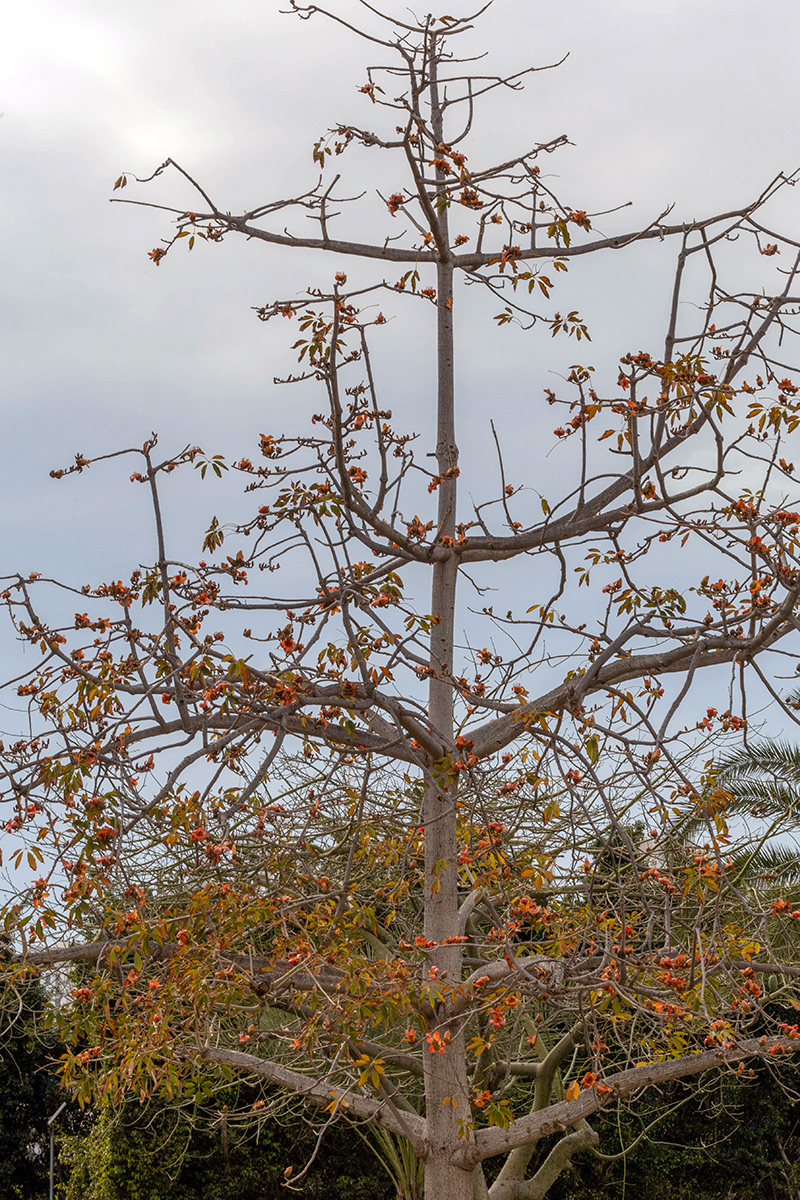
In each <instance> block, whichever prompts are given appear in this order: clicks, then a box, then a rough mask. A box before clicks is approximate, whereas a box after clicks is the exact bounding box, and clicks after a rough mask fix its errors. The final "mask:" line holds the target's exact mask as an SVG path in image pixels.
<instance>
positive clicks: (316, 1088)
mask: <svg viewBox="0 0 800 1200" xmlns="http://www.w3.org/2000/svg"><path fill="white" fill-rule="evenodd" d="M190 1053H196V1054H197V1055H198V1057H199V1058H201V1059H202V1060H203V1061H204V1062H213V1063H219V1064H220V1065H223V1066H231V1067H237V1068H238V1069H239V1070H242V1071H247V1072H249V1073H250V1074H253V1075H260V1076H261V1078H262V1079H266V1080H267V1082H268V1083H271V1084H273V1085H274V1086H275V1087H280V1088H283V1089H284V1090H286V1091H289V1092H293V1093H294V1094H295V1095H296V1096H303V1097H304V1098H305V1099H306V1100H309V1101H311V1103H312V1104H317V1105H321V1106H322V1107H324V1108H326V1109H328V1108H330V1109H331V1111H334V1110H335V1109H341V1111H342V1112H343V1113H346V1114H347V1115H348V1116H351V1117H360V1118H362V1119H363V1120H366V1121H372V1122H373V1123H374V1124H376V1125H382V1126H383V1128H384V1129H388V1130H389V1131H390V1132H391V1133H396V1134H397V1135H398V1136H399V1137H404V1138H408V1140H409V1141H410V1142H411V1143H412V1144H413V1146H414V1149H415V1150H416V1152H417V1154H420V1155H424V1153H425V1130H426V1123H425V1121H424V1119H423V1118H422V1117H420V1116H418V1115H417V1114H416V1113H410V1112H407V1111H406V1110H405V1109H403V1110H402V1111H401V1110H399V1109H396V1108H394V1107H393V1106H391V1105H390V1104H389V1103H388V1101H385V1100H384V1101H378V1100H370V1099H368V1098H367V1097H366V1096H359V1095H358V1093H357V1092H352V1091H349V1090H347V1089H345V1090H342V1089H340V1088H334V1087H332V1086H331V1083H330V1080H329V1079H325V1078H319V1077H318V1078H316V1079H310V1078H309V1077H308V1076H307V1075H301V1074H300V1072H299V1071H291V1070H290V1069H289V1068H288V1067H282V1066H279V1065H278V1063H273V1062H270V1061H269V1060H268V1059H264V1058H256V1057H255V1055H253V1054H242V1052H241V1051H239V1050H226V1049H224V1048H222V1047H219V1046H205V1047H203V1049H202V1050H200V1051H194V1052H190Z"/></svg>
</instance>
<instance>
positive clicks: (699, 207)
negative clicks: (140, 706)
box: [0, 0, 800, 582]
mask: <svg viewBox="0 0 800 1200" xmlns="http://www.w3.org/2000/svg"><path fill="white" fill-rule="evenodd" d="M443 2H444V0H443ZM332 3H334V5H335V7H336V9H337V11H338V12H339V13H341V14H342V15H343V16H346V17H356V16H357V13H358V4H357V2H356V0H332ZM448 4H449V10H448V11H451V12H454V13H457V14H461V13H462V12H466V11H468V8H469V6H467V5H465V4H463V3H461V0H448ZM279 9H280V5H279V4H278V3H276V2H275V0H227V3H226V4H225V6H224V10H223V9H222V8H221V7H220V6H219V5H218V4H217V3H211V2H210V0H194V2H193V3H191V4H189V3H186V2H185V0H113V3H108V0H35V2H34V0H29V2H28V3H26V4H21V5H14V6H11V5H9V6H7V7H6V11H5V13H4V17H3V38H2V45H1V46H0V111H2V113H3V116H2V118H0V155H1V156H2V170H1V171H0V206H1V207H2V213H3V220H2V224H0V240H2V263H3V269H2V273H1V274H0V341H2V348H1V349H0V354H1V355H2V362H3V364H4V365H3V375H2V380H3V383H2V389H3V404H2V422H3V429H2V438H1V439H0V447H1V449H0V453H1V454H2V456H3V463H2V472H0V487H1V488H2V498H1V502H0V521H2V531H1V533H0V536H1V538H2V541H1V542H0V545H2V556H3V563H4V567H3V572H2V573H5V572H6V571H12V570H17V569H19V570H22V571H26V572H27V571H29V570H40V571H44V572H45V573H47V574H51V573H52V574H58V573H60V574H65V573H66V574H67V575H69V576H71V577H72V578H74V579H77V580H79V581H81V582H82V581H83V579H84V578H87V579H88V578H92V576H93V575H96V574H99V573H102V574H114V575H119V574H122V573H125V572H126V571H127V570H129V569H130V567H131V566H132V565H135V562H138V561H139V560H140V559H142V558H144V557H148V556H150V555H151V554H152V547H151V541H152V539H151V536H150V531H149V527H148V526H147V523H146V516H145V508H144V505H143V500H144V497H143V496H142V495H141V494H140V492H137V491H136V489H134V488H131V487H130V485H128V483H127V472H126V471H124V470H120V468H119V467H118V466H115V465H110V466H108V465H107V466H105V467H98V468H96V469H93V471H92V472H90V473H89V475H88V476H87V477H82V478H80V479H75V478H73V479H69V480H66V481H61V482H60V483H56V482H54V481H53V480H51V479H50V478H49V471H50V469H51V468H53V467H58V466H63V465H66V463H67V462H69V461H70V460H71V459H72V457H73V455H74V454H75V453H76V452H77V451H80V452H81V453H83V454H86V455H93V454H97V453H106V452H108V451H110V450H114V449H118V448H120V447H121V446H125V445H141V443H142V442H143V441H144V439H145V438H146V437H147V436H148V434H149V433H150V431H151V430H157V431H158V433H159V435H160V438H161V444H162V446H163V447H164V448H165V450H167V451H168V452H169V451H172V450H177V449H179V448H180V447H182V446H183V445H185V444H187V443H189V442H192V443H195V442H198V443H200V444H201V445H203V447H204V448H205V449H207V450H208V451H209V452H215V451H222V452H224V453H226V454H231V455H234V456H238V455H241V454H251V453H253V452H254V448H255V443H256V441H257V437H258V434H259V433H260V432H262V431H267V432H269V431H274V430H275V429H277V428H280V426H281V423H282V422H284V421H285V420H286V419H290V420H291V419H294V416H295V415H296V414H295V412H294V410H293V409H292V408H291V405H293V404H295V403H296V402H295V400H294V398H293V397H289V396H287V393H286V392H280V391H279V390H277V389H276V388H275V387H274V386H273V384H272V378H273V376H274V375H275V374H279V373H281V372H284V371H286V370H289V369H291V363H292V358H291V355H290V352H289V351H288V348H287V346H286V344H285V342H282V341H281V338H280V335H279V333H276V334H272V333H271V332H270V331H269V330H267V329H265V328H264V327H263V326H262V325H261V324H260V323H259V322H258V321H257V320H256V319H255V317H254V315H253V313H252V312H251V306H253V305H257V304H262V303H264V302H265V301H267V300H269V299H271V298H273V297H274V296H275V295H280V296H290V295H293V294H296V293H297V291H298V290H300V289H301V288H302V287H303V286H304V285H306V284H307V283H314V282H319V281H320V280H324V279H327V278H329V274H330V266H331V264H330V263H329V262H325V263H321V262H320V261H319V260H318V259H316V258H314V256H312V255H305V256H296V255H294V253H293V252H292V253H290V252H287V251H284V250H281V249H276V248H270V247H266V246H264V245H263V244H248V243H245V242H244V241H242V240H241V239H238V240H237V239H230V240H229V241H228V242H226V243H225V244H224V245H223V246H221V247H206V246H200V247H198V248H197V249H196V250H195V252H194V253H193V254H192V255H191V256H190V255H188V254H180V255H178V254H174V255H172V256H171V257H170V258H169V259H168V260H167V261H166V262H165V263H164V264H162V265H161V266H160V267H158V268H156V267H154V266H153V264H152V263H151V261H150V260H149V259H148V257H147V252H148V251H149V250H150V249H152V248H153V246H155V245H157V244H158V242H159V240H160V239H161V238H162V237H163V236H164V235H165V234H166V232H167V226H166V223H165V221H164V220H163V219H162V217H161V216H159V215H158V214H154V213H152V212H150V211H148V210H146V209H143V208H137V207H131V206H127V205H121V204H110V203H109V198H110V196H111V194H112V191H111V189H112V186H113V183H114V180H115V179H116V178H117V177H118V176H119V175H120V174H121V173H122V172H123V171H125V172H131V173H135V174H139V175H146V174H149V173H150V171H152V169H153V168H154V167H155V166H157V165H158V163H160V162H161V161H162V160H163V159H165V158H166V157H168V156H171V157H173V158H175V159H177V160H178V161H179V162H181V163H182V164H183V165H184V166H185V167H186V168H187V169H188V170H190V171H191V172H192V173H193V175H195V177H197V178H199V179H201V180H202V181H203V183H204V185H206V186H208V188H209V189H210V190H212V191H213V193H214V195H215V197H218V198H219V199H218V203H220V206H221V207H224V208H229V209H231V210H236V209H237V208H238V209H241V208H245V207H247V208H249V207H252V206H254V205H255V204H257V203H260V202H264V201H267V200H269V199H272V198H275V197H277V196H279V195H281V194H286V193H287V191H288V192H289V193H291V192H299V191H302V190H303V189H304V188H306V187H308V186H310V185H311V184H312V183H313V182H314V179H315V176H316V172H315V168H314V165H313V162H312V159H311V147H312V145H313V143H314V141H316V140H317V138H318V137H319V135H320V134H321V133H322V132H323V131H324V130H325V129H326V128H327V127H328V126H329V125H331V124H332V123H334V122H336V121H340V120H343V121H346V120H353V121H362V122H364V123H366V121H367V120H368V115H367V116H365V105H366V108H367V110H368V109H369V104H368V103H367V102H366V100H365V97H363V96H361V95H360V94H359V93H358V90H357V89H358V87H359V86H360V85H361V84H362V83H363V82H364V80H365V71H364V68H365V65H366V64H367V63H368V62H369V61H370V56H369V52H368V49H367V48H366V47H365V46H364V45H363V44H360V43H359V42H357V41H356V40H354V39H353V38H352V37H351V36H350V35H348V34H347V33H346V32H343V31H341V30H338V29H336V28H332V27H331V26H330V25H329V24H327V23H325V22H323V21H321V20H314V21H309V22H299V21H298V20H297V19H296V18H293V17H291V16H287V15H282V14H281V12H280V11H279ZM399 11H402V10H399ZM799 26H800V15H798V9H797V6H796V4H795V3H794V2H793V0H764V2H763V3H762V4H760V6H759V8H758V12H757V13H755V12H754V10H753V8H752V5H750V4H745V3H743V2H740V0H726V2H724V3H723V2H721V0H604V2H602V3H600V2H599V0H574V2H572V3H570V4H556V5H554V4H552V3H551V4H543V3H539V2H538V0H495V4H494V6H493V8H492V9H491V11H490V13H488V14H487V16H486V17H484V18H483V20H482V23H481V32H480V33H476V35H475V40H474V43H473V44H474V46H475V48H476V49H478V48H484V47H485V48H486V49H488V51H489V53H490V56H491V63H492V65H493V67H494V69H497V70H516V69H519V68H521V67H523V66H526V65H529V64H537V65H544V64H546V63H551V62H554V61H556V60H558V59H560V58H562V57H563V56H564V55H568V58H567V59H566V62H565V63H564V65H563V66H561V67H560V68H559V69H558V70H554V71H546V72H542V73H538V74H536V75H534V76H532V77H531V80H530V83H529V85H528V86H527V88H526V90H525V91H524V92H523V93H522V94H520V95H516V94H515V95H513V96H511V97H508V98H505V99H503V98H501V99H500V100H499V101H498V103H497V105H496V107H495V108H494V109H493V110H492V111H491V115H490V116H489V117H488V118H487V120H486V123H485V124H484V126H483V133H482V135H481V136H482V137H483V139H484V144H485V145H489V144H490V143H493V142H494V141H495V140H496V142H497V143H498V145H501V146H506V145H509V146H511V145H519V143H520V142H536V141H543V140H547V139H549V138H551V137H553V136H555V135H557V134H560V133H567V134H568V135H569V137H570V139H571V141H572V142H573V143H574V146H572V147H570V148H568V149H567V150H565V151H564V152H562V155H561V156H560V157H559V159H558V161H557V163H556V162H555V161H554V162H553V163H552V164H549V165H550V166H551V169H552V170H553V171H554V172H555V173H557V174H558V175H559V176H560V179H561V182H562V184H563V187H564V190H565V191H568V192H569V195H570V196H571V197H574V200H573V204H574V206H575V207H584V208H586V209H588V210H591V211H596V210H598V209H602V208H605V207H611V206H613V205H617V204H620V203H623V202H627V201H631V202H632V204H633V208H632V209H631V210H627V211H626V212H625V214H623V216H621V217H615V218H613V219H610V220H613V221H617V222H621V224H618V225H617V226H615V227H630V226H631V225H638V224H645V223H646V222H647V221H649V220H650V219H652V218H653V217H654V216H656V215H657V213H659V212H660V211H662V210H663V209H664V208H665V207H666V206H667V205H669V204H674V205H675V216H676V218H691V217H694V216H697V215H700V214H703V213H706V212H708V211H710V210H715V209H724V208H727V207H729V206H731V205H732V204H733V205H737V204H740V203H742V202H743V201H745V200H747V199H749V198H751V196H752V195H753V194H754V192H756V191H757V190H759V189H760V187H761V186H762V185H763V184H764V183H766V182H767V181H768V180H769V179H770V178H771V177H772V176H773V175H774V174H775V173H776V172H777V171H779V170H781V169H784V170H787V171H790V170H792V169H793V168H794V167H796V166H797V165H798V164H800V146H799V145H798V144H797V141H798V139H797V134H796V129H797V106H798V101H797V96H796V69H795V59H794V55H795V51H796V46H797V44H798V39H797V34H798V32H800V29H799V28H798V27H799ZM356 176H357V178H356V180H355V183H357V184H358V183H360V186H369V183H370V181H369V179H368V178H367V179H366V181H365V179H364V177H363V175H361V176H359V174H358V171H356ZM119 195H121V193H117V196H119ZM124 195H125V198H128V199H135V198H143V199H152V200H156V201H159V202H164V203H179V204H182V203H186V204H187V207H188V206H189V202H188V198H187V193H186V191H185V189H181V188H179V187H178V185H177V182H176V181H175V180H172V181H166V182H161V183H160V184H159V185H157V186H155V187H151V189H149V190H148V189H140V190H139V191H136V192H135V191H134V188H133V186H130V187H129V188H128V189H127V191H126V192H125V194H124ZM798 200H800V194H797V195H796V194H795V193H791V194H790V195H789V196H788V197H787V198H786V199H785V200H784V201H783V202H782V213H781V214H780V215H781V217H782V219H783V220H784V224H785V225H786V226H787V227H788V228H790V229H791V228H792V227H794V228H795V229H796V228H798V227H800V207H799V206H798V203H797V201H798ZM667 269H668V263H667V262H666V259H665V258H664V255H663V254H661V255H660V256H659V250H658V248H651V249H649V250H646V251H643V252H641V253H640V254H639V253H638V252H637V257H636V258H635V259H631V260H630V261H629V262H628V263H626V264H623V263H622V262H621V261H617V260H616V259H613V260H612V258H611V257H606V259H605V260H604V262H602V263H599V264H597V265H595V266H592V267H590V268H587V269H586V270H585V272H584V273H583V274H582V275H581V276H580V279H579V280H578V281H577V282H576V284H575V286H580V287H581V288H582V289H583V292H582V293H581V297H582V300H584V301H585V305H586V308H587V310H588V312H589V317H590V321H591V322H593V324H592V328H593V330H595V329H596V330H598V331H599V333H600V334H601V335H603V337H604V338H605V339H606V340H607V341H608V342H609V347H610V348H609V349H605V350H604V349H603V348H601V347H600V344H599V343H601V342H602V341H603V337H600V338H597V337H596V339H595V344H596V345H598V350H597V353H598V354H599V355H601V356H602V354H604V353H606V354H608V355H610V358H609V360H608V361H610V362H613V360H614V358H615V357H616V356H618V355H619V354H620V353H623V352H624V351H625V350H627V349H631V348H633V349H635V348H638V346H639V345H645V344H647V343H648V339H649V338H651V337H655V338H657V337H658V335H659V332H660V325H659V321H660V320H661V319H662V318H663V314H664V309H665V304H666V296H667V293H666V283H667V279H668V277H667V274H666V271H667ZM466 313H467V321H466V325H465V333H464V337H463V342H462V345H463V347H464V360H463V361H464V365H463V368H461V385H462V394H463V407H462V414H463V415H462V424H461V430H460V437H461V439H462V441H463V443H464V445H465V448H466V452H467V454H469V453H470V450H472V452H473V454H475V455H477V454H480V453H481V452H482V448H483V446H484V445H485V439H486V436H487V421H488V416H487V412H488V410H489V409H491V413H492V414H493V415H494V416H495V419H496V421H497V422H498V425H499V426H500V428H501V432H504V433H505V436H506V437H507V438H509V439H510V440H511V441H512V442H513V434H514V430H515V427H516V425H517V424H518V423H519V422H520V421H524V422H525V424H526V425H528V426H530V427H533V428H534V429H535V428H537V427H538V424H539V423H540V422H542V421H544V422H547V423H548V426H547V431H548V432H549V423H551V416H552V414H551V413H549V412H548V411H546V410H544V406H542V405H541V404H538V403H537V404H533V402H532V401H531V400H530V393H531V388H532V387H533V384H536V388H535V389H534V390H536V391H537V394H538V395H541V391H540V386H545V385H546V384H547V383H548V381H549V378H550V376H549V374H548V372H549V370H550V367H549V365H548V363H547V361H545V360H543V359H542V358H541V356H540V350H541V346H540V347H539V348H538V349H537V351H536V355H533V354H532V351H531V349H530V346H529V344H528V343H526V342H525V340H524V339H523V338H521V337H515V336H514V335H513V334H512V335H511V336H510V337H508V338H507V339H506V340H505V341H504V342H500V341H498V340H497V337H496V334H495V332H494V331H493V330H492V323H491V312H488V311H486V310H485V309H484V310H482V311H479V306H478V304H477V301H475V302H473V301H472V299H470V300H469V301H468V302H467V303H466ZM404 319H405V318H401V317H398V318H397V320H396V321H395V322H394V324H393V326H392V328H391V330H390V336H389V338H388V340H387V342H386V343H385V349H383V350H382V351H381V354H382V359H381V362H382V366H383V368H384V373H385V386H386V388H387V390H388V392H389V393H390V398H391V399H393V400H394V402H395V407H396V405H397V403H399V404H401V405H402V404H404V403H405V404H407V405H408V406H409V409H410V413H411V418H413V416H414V414H415V411H416V410H415V408H414V406H415V404H416V405H418V406H419V405H420V404H422V403H423V401H422V400H420V399H419V397H420V396H422V397H424V396H425V395H426V394H427V391H426V389H427V386H428V385H427V383H426V375H425V369H426V365H427V363H428V361H429V359H428V358H426V355H429V354H430V349H431V343H430V333H429V332H426V331H425V330H424V329H423V330H418V329H417V328H416V327H414V328H413V329H412V327H411V326H404V325H403V320H404ZM479 332H480V337H479V336H478V334H479ZM483 337H485V338H486V339H487V340H486V341H485V343H484V342H483V341H481V338H483ZM409 347H413V350H414V353H412V354H409ZM470 354H471V355H472V357H470ZM400 368H402V370H400ZM487 401H490V403H487ZM287 405H288V406H289V407H287ZM548 469H549V468H548ZM174 501H175V506H174V508H172V509H171V510H170V512H171V515H170V517H169V520H172V521H173V522H174V524H175V527H176V528H181V529H183V528H184V526H185V524H186V522H191V519H192V518H193V517H194V516H195V515H198V516H199V517H202V520H200V521H199V525H198V527H199V528H203V527H204V526H205V523H206V517H207V515H208V513H209V512H210V511H214V509H215V506H216V503H217V501H216V498H215V497H214V496H213V495H212V494H210V493H209V492H207V491H202V492H200V491H191V490H190V491H189V492H188V493H187V495H186V496H185V497H184V498H183V499H181V497H180V496H179V495H176V496H175V497H174ZM187 527H188V526H187Z"/></svg>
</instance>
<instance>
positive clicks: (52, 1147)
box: [47, 1100, 67, 1200]
mask: <svg viewBox="0 0 800 1200" xmlns="http://www.w3.org/2000/svg"><path fill="white" fill-rule="evenodd" d="M66 1107H67V1102H66V1100H65V1101H64V1103H63V1104H60V1105H59V1106H58V1108H57V1109H56V1111H55V1112H54V1113H53V1115H52V1116H51V1117H48V1118H47V1124H48V1125H49V1127H50V1200H53V1167H54V1163H55V1129H54V1125H55V1120H56V1117H59V1116H61V1113H62V1112H63V1111H64V1109H65V1108H66Z"/></svg>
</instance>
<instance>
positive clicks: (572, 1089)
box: [565, 1079, 581, 1100]
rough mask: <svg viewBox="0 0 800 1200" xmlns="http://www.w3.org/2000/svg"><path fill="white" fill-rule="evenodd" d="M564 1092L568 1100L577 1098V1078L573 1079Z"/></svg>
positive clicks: (579, 1092) (578, 1094) (579, 1089)
mask: <svg viewBox="0 0 800 1200" xmlns="http://www.w3.org/2000/svg"><path fill="white" fill-rule="evenodd" d="M565 1094H566V1097H567V1099H568V1100H577V1099H578V1096H580V1094H581V1085H580V1084H579V1083H578V1081H577V1079H573V1081H572V1083H571V1084H570V1085H569V1087H568V1088H567V1090H566V1093H565Z"/></svg>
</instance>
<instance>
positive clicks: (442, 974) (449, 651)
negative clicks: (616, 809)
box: [423, 47, 473, 1200]
mask: <svg viewBox="0 0 800 1200" xmlns="http://www.w3.org/2000/svg"><path fill="white" fill-rule="evenodd" d="M432 49H434V47H432ZM431 61H432V63H433V64H435V62H436V54H435V52H434V53H432V54H431ZM430 87H431V91H430V95H431V109H432V125H433V129H434V132H435V134H436V136H437V137H438V138H441V128H442V117H441V110H440V107H439V97H438V88H437V81H436V73H435V66H434V67H433V68H432V75H431V85H430ZM438 224H439V231H440V234H441V243H440V244H441V245H442V246H444V247H447V245H448V222H447V210H446V209H445V208H442V209H441V210H440V211H439V216H438ZM436 283H437V288H436V300H437V313H438V320H437V367H438V372H437V393H438V394H437V420H436V460H437V472H438V475H439V479H440V483H439V491H438V497H439V503H438V520H437V524H438V539H437V540H438V542H439V545H440V546H445V547H447V546H449V548H450V552H449V553H448V554H447V555H446V556H444V557H442V558H441V559H440V560H439V561H437V562H436V563H435V564H434V567H433V581H432V587H431V613H432V614H433V615H435V616H436V617H437V618H438V624H436V625H435V626H434V627H433V629H432V630H431V658H430V666H431V670H432V674H431V677H430V681H429V690H428V722H429V724H430V727H431V729H432V730H433V731H434V733H435V734H438V735H439V737H440V738H441V739H442V741H443V742H444V743H445V745H449V744H451V743H452V738H453V687H452V684H451V682H450V680H451V678H452V670H453V640H454V627H455V602H456V579H457V575H458V562H457V559H456V554H455V550H454V540H455V527H456V473H455V468H456V467H457V463H458V449H457V447H456V440H455V394H454V374H453V309H452V305H453V264H452V261H451V260H450V258H449V254H448V255H447V256H445V255H442V258H441V259H440V261H439V264H438V267H437V278H436ZM443 765H444V764H443ZM457 815H458V814H457V809H456V783H455V777H454V776H453V775H452V774H451V773H450V771H449V770H447V769H446V768H445V769H444V770H443V771H441V772H440V771H439V770H437V769H436V767H435V766H434V777H433V778H432V779H429V780H428V782H427V786H426V788H425V796H424V801H423V822H424V826H425V937H426V939H427V940H428V941H429V942H434V943H437V945H436V946H435V947H434V948H433V949H432V951H431V953H430V956H429V961H430V964H431V969H432V974H433V975H434V980H433V981H432V982H433V984H434V987H438V986H441V988H442V990H443V992H444V996H443V1000H442V1002H440V1003H434V1016H433V1017H432V1019H431V1020H430V1025H431V1031H432V1032H433V1033H438V1034H439V1035H440V1036H441V1038H442V1039H443V1042H444V1043H446V1044H443V1045H441V1046H439V1045H437V1044H434V1046H432V1047H431V1050H430V1052H426V1054H425V1064H424V1069H425V1112H426V1117H427V1122H428V1145H429V1154H428V1158H427V1160H426V1163H425V1200H445V1198H446V1200H472V1189H473V1183H472V1176H473V1172H471V1171H469V1172H467V1171H464V1170H462V1169H461V1168H460V1167H458V1166H456V1165H455V1164H454V1163H453V1162H452V1161H451V1156H452V1154H453V1152H454V1151H455V1149H456V1147H457V1146H458V1145H459V1144H461V1143H460V1139H459V1131H460V1132H461V1135H462V1139H463V1137H464V1136H465V1135H466V1132H467V1130H466V1129H465V1128H464V1126H463V1123H465V1122H469V1120H470V1106H469V1086H468V1083H467V1064H466V1050H465V1045H464V1037H463V1034H462V1033H461V1032H460V1029H459V1027H458V1025H457V1024H456V1025H452V1026H451V1025H449V1023H448V1020H447V1013H446V1007H447V1006H446V1003H445V1001H446V996H447V992H448V990H449V988H450V987H455V986H457V985H458V982H459V980H460V977H461V949H460V947H459V945H458V943H456V944H454V945H449V946H445V945H444V944H443V943H444V942H445V939H447V938H453V937H456V936H457V935H458V864H457V857H458V853H457V829H456V824H457ZM448 1036H449V1041H448V1040H447V1039H448ZM459 1123H462V1124H461V1126H460V1125H459Z"/></svg>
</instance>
